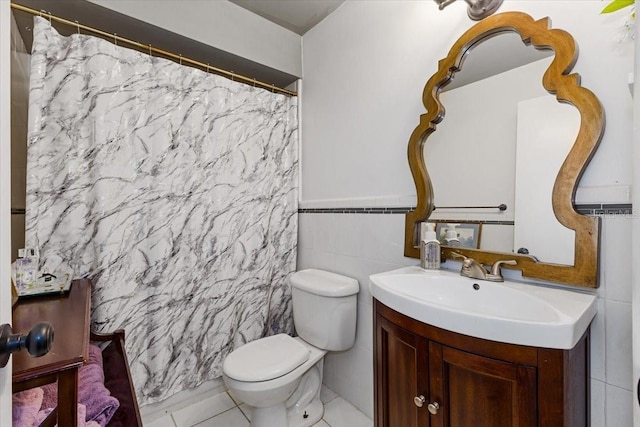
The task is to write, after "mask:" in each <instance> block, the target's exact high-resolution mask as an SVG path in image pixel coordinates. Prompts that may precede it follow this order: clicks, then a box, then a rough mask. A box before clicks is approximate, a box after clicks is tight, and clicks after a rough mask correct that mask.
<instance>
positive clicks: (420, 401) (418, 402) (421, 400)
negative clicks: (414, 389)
mask: <svg viewBox="0 0 640 427" xmlns="http://www.w3.org/2000/svg"><path fill="white" fill-rule="evenodd" d="M426 401H427V399H425V397H424V396H423V395H420V396H416V397H414V398H413V403H415V404H416V406H417V407H418V408H422V405H424V402H426Z"/></svg>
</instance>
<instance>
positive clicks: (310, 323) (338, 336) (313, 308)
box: [290, 269, 360, 351]
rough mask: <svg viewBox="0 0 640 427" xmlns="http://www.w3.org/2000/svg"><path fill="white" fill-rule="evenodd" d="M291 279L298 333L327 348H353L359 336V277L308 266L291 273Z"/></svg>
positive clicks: (309, 340)
mask: <svg viewBox="0 0 640 427" xmlns="http://www.w3.org/2000/svg"><path fill="white" fill-rule="evenodd" d="M290 282H291V297H292V305H293V322H294V324H295V326H296V332H297V333H298V336H299V337H300V338H302V339H303V340H305V341H306V342H308V343H309V344H311V345H313V346H315V347H318V348H321V349H324V350H328V351H342V350H347V349H349V348H351V347H352V346H353V343H354V342H355V338H356V316H357V294H358V291H359V290H360V286H359V285H358V281H357V280H356V279H352V278H350V277H346V276H342V275H340V274H335V273H330V272H328V271H322V270H315V269H308V270H301V271H298V272H296V273H294V274H292V275H291V279H290Z"/></svg>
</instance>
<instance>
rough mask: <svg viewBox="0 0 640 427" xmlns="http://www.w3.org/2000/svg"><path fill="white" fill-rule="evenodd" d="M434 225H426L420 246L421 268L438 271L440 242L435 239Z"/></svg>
mask: <svg viewBox="0 0 640 427" xmlns="http://www.w3.org/2000/svg"><path fill="white" fill-rule="evenodd" d="M435 226H436V225H435V224H432V223H427V232H426V233H424V239H423V240H422V242H421V244H420V249H421V252H422V253H421V254H420V260H421V267H422V268H425V269H427V270H439V269H440V242H439V241H438V239H437V238H436V231H435Z"/></svg>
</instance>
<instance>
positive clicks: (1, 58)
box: [0, 1, 11, 426]
mask: <svg viewBox="0 0 640 427" xmlns="http://www.w3.org/2000/svg"><path fill="white" fill-rule="evenodd" d="M10 29H11V10H10V9H9V2H7V1H0V283H2V286H0V324H3V323H11V288H10V286H7V284H8V283H11V275H10V274H11V270H10V268H11V267H10V263H11V221H10V218H9V216H10V210H9V208H10V207H11V198H10V195H11V163H10V162H11V130H10V123H11V112H10V108H11V96H10V95H11V85H10V81H11V74H10V70H9V64H10V58H11V44H10V40H11V34H10ZM10 408H11V361H9V365H8V366H7V367H5V368H4V369H0V426H9V425H11V409H10Z"/></svg>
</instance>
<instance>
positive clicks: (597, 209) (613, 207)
mask: <svg viewBox="0 0 640 427" xmlns="http://www.w3.org/2000/svg"><path fill="white" fill-rule="evenodd" d="M414 209H415V208H414V207H412V206H411V207H392V208H385V207H375V208H300V209H298V213H309V214H406V213H407V212H409V211H412V210H414ZM576 211H577V212H578V213H581V214H582V215H591V216H598V215H631V214H632V213H633V206H632V204H631V203H612V204H606V203H595V204H584V205H576ZM483 223H484V224H506V223H510V224H513V221H483Z"/></svg>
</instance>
